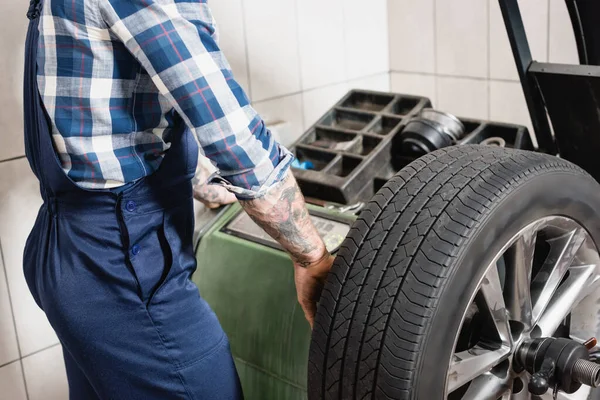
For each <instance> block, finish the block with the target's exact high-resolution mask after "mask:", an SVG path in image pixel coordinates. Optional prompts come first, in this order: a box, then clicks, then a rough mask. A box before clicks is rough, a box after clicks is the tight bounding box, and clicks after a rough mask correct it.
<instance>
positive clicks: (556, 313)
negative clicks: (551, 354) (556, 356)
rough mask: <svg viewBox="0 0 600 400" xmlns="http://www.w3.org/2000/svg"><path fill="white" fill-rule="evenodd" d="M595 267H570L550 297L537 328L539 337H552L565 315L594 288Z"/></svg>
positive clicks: (595, 280) (595, 281)
mask: <svg viewBox="0 0 600 400" xmlns="http://www.w3.org/2000/svg"><path fill="white" fill-rule="evenodd" d="M596 270H597V266H596V265H582V266H577V267H571V268H570V269H569V276H568V277H567V279H566V280H565V281H564V282H563V283H562V284H561V285H560V286H559V288H558V289H557V290H556V292H555V293H554V296H552V299H551V300H550V302H549V303H548V306H547V307H546V309H545V311H544V313H543V314H542V316H541V317H540V319H539V321H538V323H537V326H538V328H539V334H540V336H542V337H543V336H552V335H553V334H554V332H555V331H556V329H557V328H558V327H559V326H560V324H561V322H562V321H563V320H564V319H565V318H566V317H567V315H568V314H569V313H570V312H571V311H572V310H573V308H575V307H576V306H577V304H579V302H580V301H581V300H583V299H584V298H585V297H586V296H587V295H588V294H589V293H590V290H591V289H590V288H593V287H594V286H596V285H595V284H596V283H597V281H598V280H597V279H594V278H597V276H595V274H596Z"/></svg>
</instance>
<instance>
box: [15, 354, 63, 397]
mask: <svg viewBox="0 0 600 400" xmlns="http://www.w3.org/2000/svg"><path fill="white" fill-rule="evenodd" d="M23 369H24V371H25V381H26V382H27V392H28V393H29V400H66V399H68V398H69V389H68V386H67V375H66V372H65V364H64V361H63V357H62V348H61V346H54V347H51V348H49V349H47V350H44V351H40V352H39V353H35V354H33V355H31V356H29V357H25V358H24V359H23Z"/></svg>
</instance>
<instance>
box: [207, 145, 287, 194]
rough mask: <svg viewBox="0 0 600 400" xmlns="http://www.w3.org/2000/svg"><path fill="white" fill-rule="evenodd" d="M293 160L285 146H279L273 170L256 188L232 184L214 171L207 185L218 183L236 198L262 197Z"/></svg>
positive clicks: (281, 176) (281, 178) (278, 179)
mask: <svg viewBox="0 0 600 400" xmlns="http://www.w3.org/2000/svg"><path fill="white" fill-rule="evenodd" d="M292 161H294V155H293V154H292V153H291V152H290V151H289V150H288V149H286V148H285V147H283V146H280V147H279V163H278V164H277V166H275V167H274V168H273V171H271V173H270V174H269V175H268V176H267V177H266V179H265V180H264V182H263V183H262V185H261V186H260V187H258V188H252V189H245V188H241V187H239V186H235V185H232V184H231V183H230V182H229V181H228V180H227V179H225V178H223V177H222V176H220V175H219V172H215V173H214V174H212V175H211V176H210V177H209V178H208V181H207V183H208V184H209V185H220V186H223V187H224V188H226V189H227V190H229V191H230V192H231V193H233V194H234V195H235V197H236V198H237V199H238V200H254V199H258V198H260V197H263V196H264V195H265V194H266V193H267V192H268V191H269V189H271V188H272V187H273V186H274V185H276V184H277V183H279V182H281V181H282V180H283V179H284V178H285V176H286V174H287V172H288V170H289V169H290V165H291V164H292Z"/></svg>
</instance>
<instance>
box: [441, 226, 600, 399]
mask: <svg viewBox="0 0 600 400" xmlns="http://www.w3.org/2000/svg"><path fill="white" fill-rule="evenodd" d="M599 284H600V256H599V254H598V250H597V248H596V245H595V243H594V241H593V239H592V237H591V236H590V235H589V233H588V232H587V231H586V230H585V229H584V228H583V227H582V226H581V225H580V224H578V223H577V222H576V221H574V220H573V219H570V218H567V217H563V216H549V217H545V218H541V219H539V220H537V221H534V222H532V223H530V224H529V225H527V226H526V227H525V228H523V229H522V230H521V231H519V232H518V233H517V234H516V235H515V236H514V237H513V238H512V239H511V240H509V241H508V243H506V244H505V245H504V246H503V248H502V250H501V251H500V252H499V253H498V254H497V255H496V256H495V257H494V259H493V261H492V262H491V263H490V264H489V265H488V266H487V268H486V271H485V273H484V275H483V276H482V278H481V280H480V282H479V284H478V286H477V290H475V291H474V293H473V294H472V298H471V301H470V306H469V308H468V309H467V310H466V311H465V313H464V315H463V317H462V320H461V329H459V331H458V332H457V334H456V337H455V339H454V345H453V353H452V357H451V360H450V366H449V369H448V375H447V379H446V398H448V399H449V400H458V399H461V400H470V399H473V400H487V399H489V400H496V399H502V400H509V399H510V400H525V399H530V398H531V397H530V394H529V392H528V390H527V384H528V375H527V373H526V372H522V371H518V370H517V369H516V368H515V366H514V365H513V355H514V353H515V351H516V349H517V348H518V346H519V345H520V344H521V343H522V342H523V341H524V340H526V339H528V338H537V337H547V336H553V335H554V334H555V333H556V331H557V329H559V328H561V327H562V325H563V322H564V321H565V319H566V318H567V317H568V316H569V315H570V313H571V312H572V311H573V310H574V309H575V308H576V307H577V306H578V305H579V304H580V302H581V301H583V300H584V299H585V298H586V297H588V296H589V295H590V294H591V293H594V290H595V289H596V288H598V286H599ZM473 309H475V310H476V311H475V313H473V311H472V310H473ZM476 317H477V318H478V319H477V321H478V322H477V323H475V322H474V321H475V320H476ZM479 321H481V322H479ZM473 330H477V331H478V334H477V335H476V336H475V337H474V338H472V336H473V334H472V332H471V331H473ZM594 334H595V332H591V335H592V336H593V335H594ZM465 335H466V337H467V341H466V342H465ZM579 339H580V340H582V339H583V338H579ZM583 340H584V339H583ZM467 342H468V343H469V344H468V345H465V343H467ZM549 398H552V395H551V394H550V397H549ZM585 398H586V397H581V399H585ZM574 399H578V400H579V398H577V397H574Z"/></svg>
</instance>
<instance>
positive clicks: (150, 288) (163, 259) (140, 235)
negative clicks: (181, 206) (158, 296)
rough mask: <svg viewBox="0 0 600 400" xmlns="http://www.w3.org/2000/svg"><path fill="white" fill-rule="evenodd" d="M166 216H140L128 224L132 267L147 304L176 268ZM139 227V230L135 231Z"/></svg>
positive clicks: (157, 214) (151, 214)
mask: <svg viewBox="0 0 600 400" xmlns="http://www.w3.org/2000/svg"><path fill="white" fill-rule="evenodd" d="M165 213H166V211H159V212H154V213H149V214H144V215H139V216H136V217H134V218H130V219H129V220H128V221H127V225H128V228H129V241H130V245H129V252H130V254H129V264H130V267H131V269H132V272H133V274H134V276H135V278H136V280H137V283H138V286H139V291H140V298H141V300H142V301H143V302H144V303H146V304H148V303H149V302H150V299H151V298H152V297H153V295H154V293H156V291H157V290H158V288H159V287H160V286H161V285H162V284H163V283H164V282H165V280H166V279H167V276H168V275H169V272H170V271H171V268H172V265H173V252H172V250H171V246H170V245H169V242H168V240H167V238H166V235H165ZM136 227H139V230H135V228H136ZM136 233H137V234H136Z"/></svg>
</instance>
